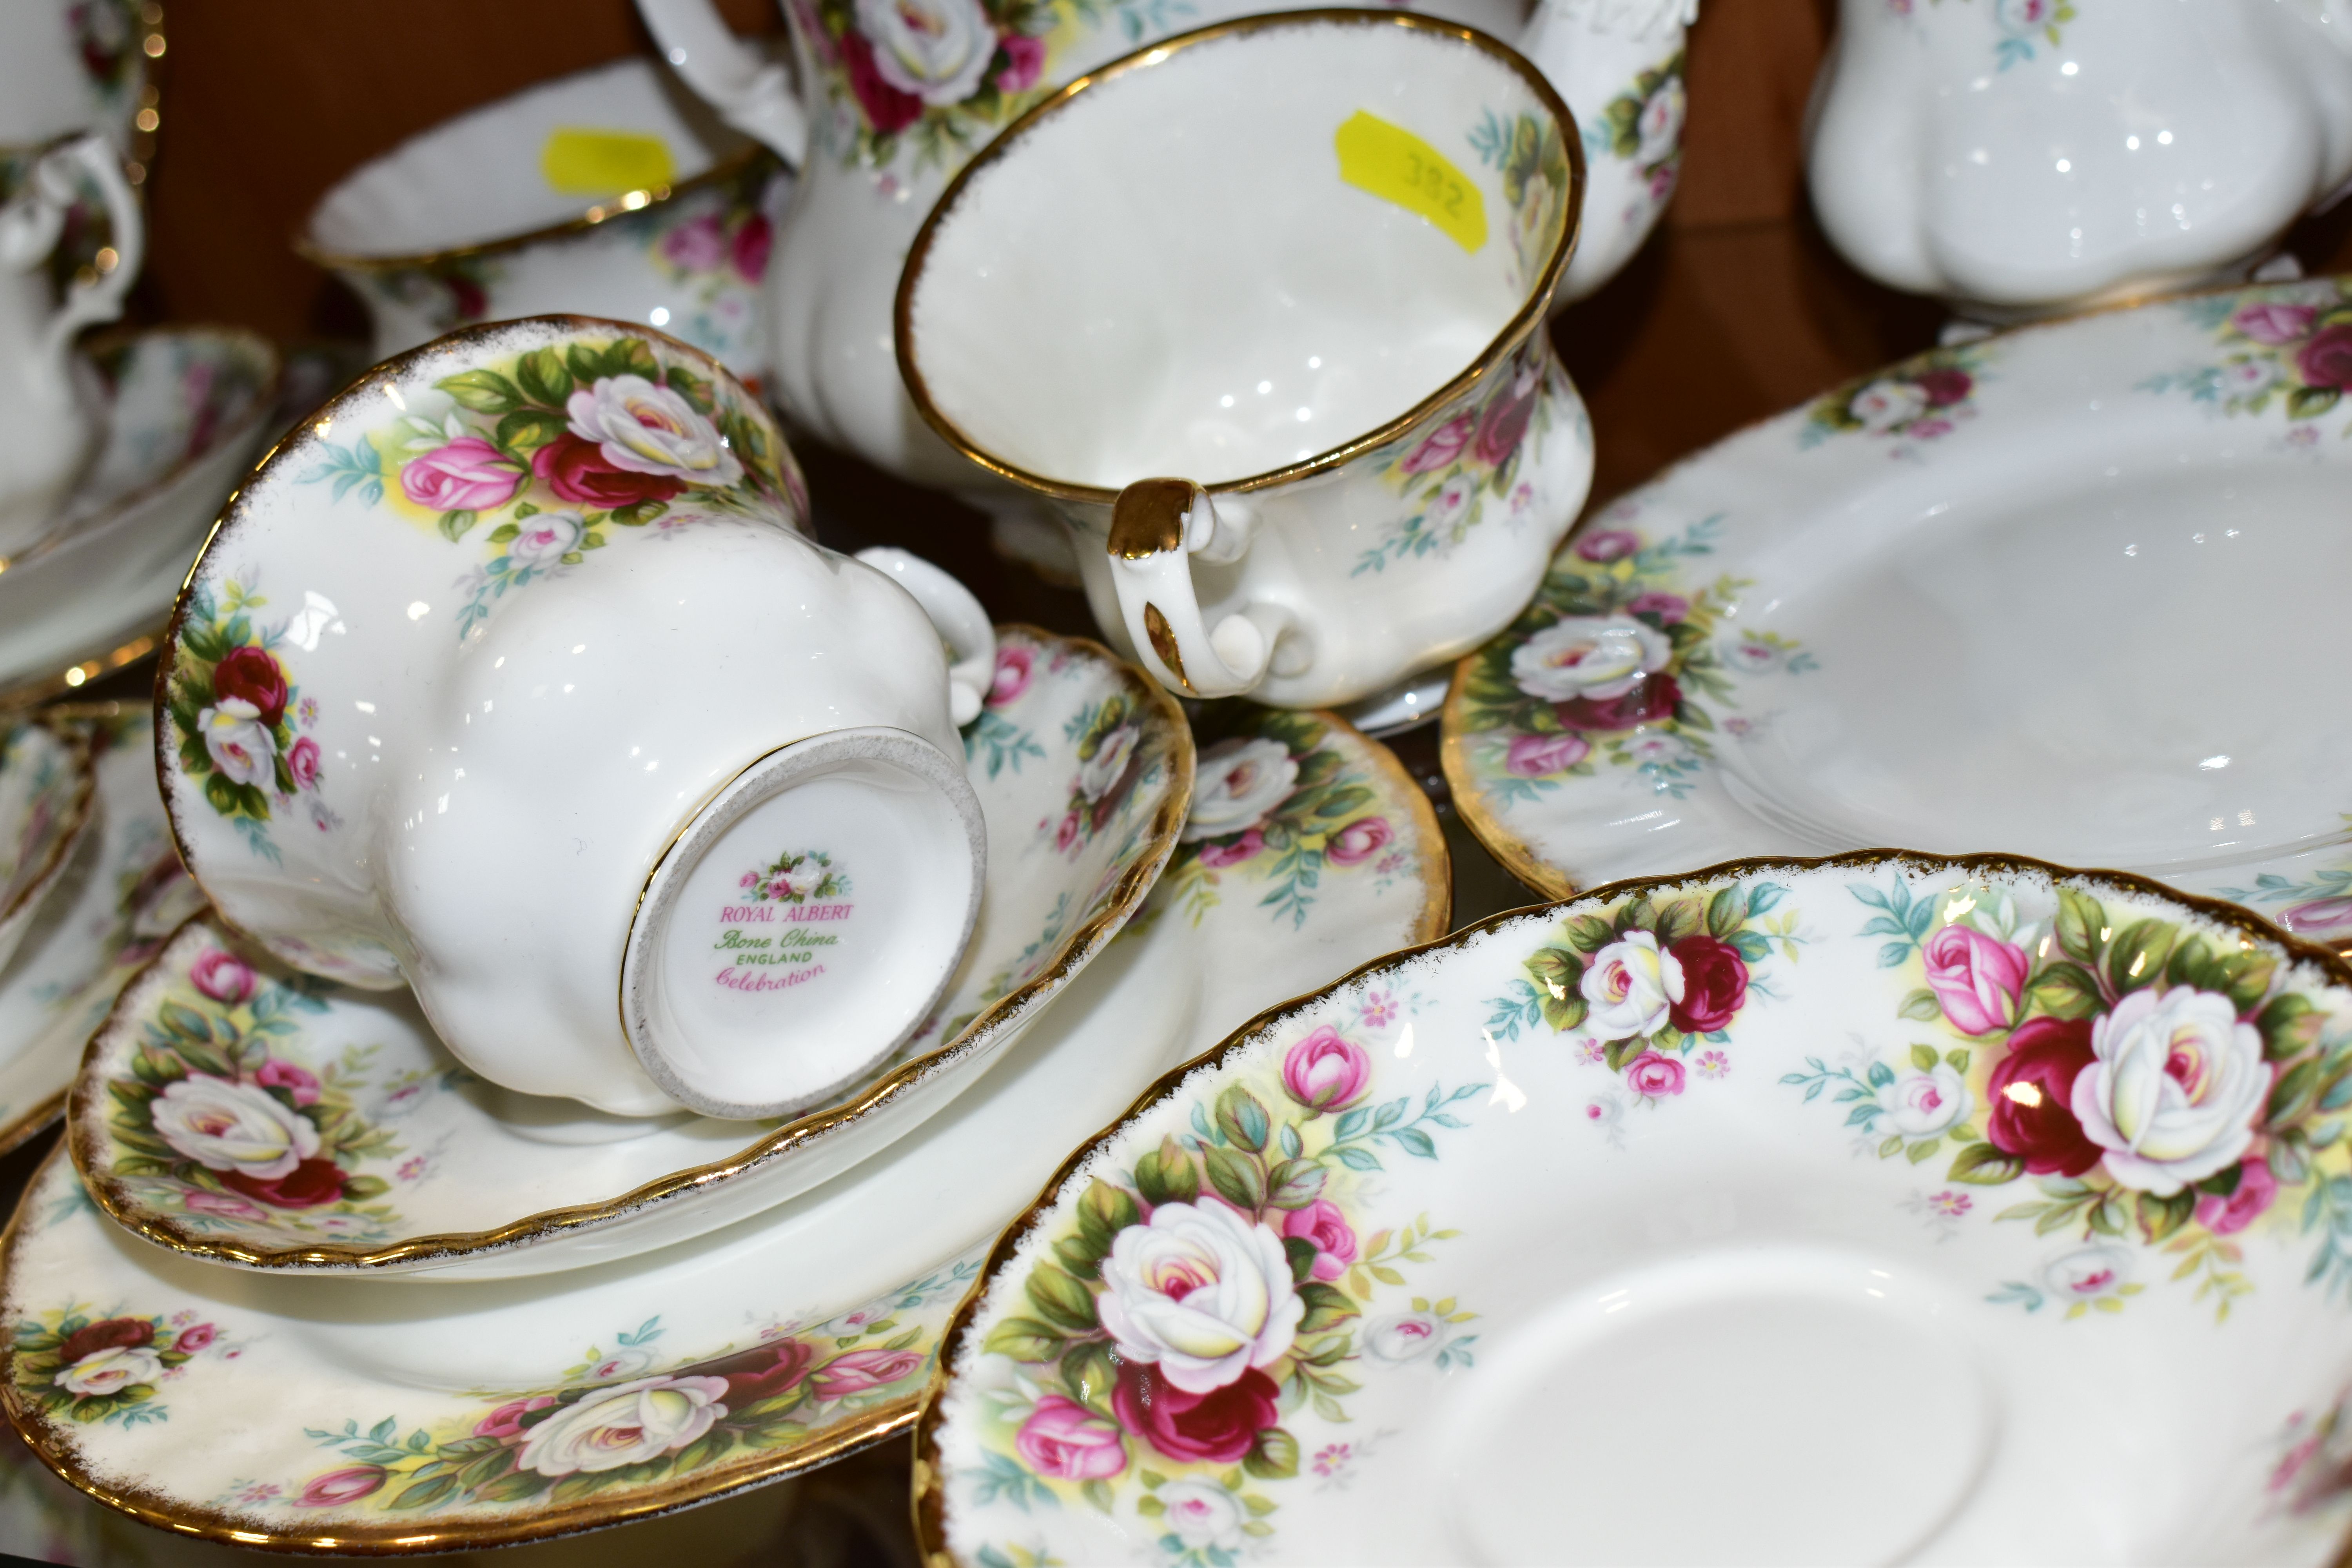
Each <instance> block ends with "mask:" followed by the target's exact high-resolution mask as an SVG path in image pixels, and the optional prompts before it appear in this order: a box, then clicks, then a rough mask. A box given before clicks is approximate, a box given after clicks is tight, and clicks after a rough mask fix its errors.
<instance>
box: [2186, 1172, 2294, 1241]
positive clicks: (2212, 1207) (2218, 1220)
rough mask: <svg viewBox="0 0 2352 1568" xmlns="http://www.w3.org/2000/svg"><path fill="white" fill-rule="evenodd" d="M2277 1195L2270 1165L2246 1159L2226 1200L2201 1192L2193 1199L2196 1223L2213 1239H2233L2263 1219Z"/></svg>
mask: <svg viewBox="0 0 2352 1568" xmlns="http://www.w3.org/2000/svg"><path fill="white" fill-rule="evenodd" d="M2277 1196H2278V1178H2277V1177H2276V1176H2273V1175H2272V1174H2271V1167H2270V1163H2269V1162H2268V1161H2265V1160H2248V1161H2247V1162H2246V1163H2243V1164H2242V1165H2240V1166H2239V1167H2238V1190H2237V1191H2235V1192H2233V1193H2231V1194H2230V1195H2229V1196H2228V1197H2226V1198H2225V1197H2219V1196H2216V1195H2215V1194H2211V1193H2204V1194H2200V1195H2199V1197H2198V1199H2197V1223H2198V1224H2199V1225H2201V1226H2204V1227H2205V1228H2206V1229H2207V1230H2210V1231H2211V1232H2212V1233H2213V1234H2214V1235H2215V1236H2233V1235H2235V1234H2236V1233H2238V1232H2239V1231H2242V1230H2243V1229H2245V1228H2246V1227H2247V1226H2250V1225H2252V1224H2253V1223H2254V1221H2256V1220H2258V1219H2260V1218H2261V1217H2262V1216H2263V1211H2264V1210H2265V1209H2267V1208H2269V1207H2270V1206H2271V1200H2272V1199H2273V1198H2275V1197H2277Z"/></svg>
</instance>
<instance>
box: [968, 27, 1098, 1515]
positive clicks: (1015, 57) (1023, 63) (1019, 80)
mask: <svg viewBox="0 0 2352 1568" xmlns="http://www.w3.org/2000/svg"><path fill="white" fill-rule="evenodd" d="M996 47H998V48H1000V49H1003V51H1004V59H1005V66H1004V68H1003V70H1001V71H998V72H997V73H996V90H997V91H999V92H1001V93H1003V94H1004V95H1005V96H1006V97H1008V98H1009V97H1011V96H1012V95H1013V94H1014V93H1016V92H1027V91H1028V90H1029V89H1031V88H1033V87H1035V86H1036V85H1037V79H1038V77H1040V76H1042V75H1043V74H1045V39H1043V38H1033V37H1029V35H1027V34H1026V33H1007V34H1005V35H1004V36H1003V37H1000V38H998V39H997V40H996ZM1117 1473H1118V1472H1117V1471H1113V1472H1112V1474H1114V1475H1116V1474H1117Z"/></svg>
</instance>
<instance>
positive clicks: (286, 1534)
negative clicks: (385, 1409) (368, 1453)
mask: <svg viewBox="0 0 2352 1568" xmlns="http://www.w3.org/2000/svg"><path fill="white" fill-rule="evenodd" d="M61 1153H62V1151H58V1150H52V1151H51V1152H49V1155H48V1157H47V1159H46V1160H44V1161H43V1162H42V1163H41V1168H40V1169H39V1170H38V1171H37V1172H36V1173H34V1176H33V1179H32V1181H31V1182H30V1183H28V1184H26V1189H25V1191H26V1199H27V1200H28V1199H29V1197H30V1195H31V1194H33V1193H34V1192H36V1191H37V1190H38V1189H39V1187H40V1184H41V1182H42V1181H43V1179H44V1178H46V1177H47V1174H48V1173H49V1168H50V1167H51V1166H52V1165H54V1164H55V1163H57V1161H58V1159H59V1158H60V1156H61ZM30 1206H31V1205H30V1204H29V1202H28V1201H26V1200H20V1201H19V1202H18V1203H17V1205H16V1212H15V1213H14V1214H13V1215H10V1216H9V1218H8V1225H7V1228H6V1230H5V1232H0V1302H5V1300H8V1299H9V1298H11V1297H12V1296H13V1295H14V1290H13V1289H12V1287H13V1285H14V1283H15V1281H16V1251H17V1247H18V1246H19V1244H20V1243H21V1242H22V1241H23V1239H24V1233H23V1226H24V1219H25V1215H26V1212H27V1210H28V1209H29V1207H30ZM0 1408H5V1411H6V1414H7V1416H8V1420H9V1423H10V1425H12V1426H15V1427H16V1432H17V1435H18V1436H21V1437H23V1438H24V1440H25V1446H26V1447H28V1448H30V1449H32V1451H33V1452H34V1453H35V1454H36V1455H37V1456H38V1457H39V1458H40V1461H41V1463H43V1464H44V1465H47V1467H48V1468H50V1469H51V1470H53V1471H54V1472H56V1474H57V1475H58V1478H59V1479H62V1480H64V1481H65V1482H66V1483H67V1484H68V1486H71V1487H72V1488H74V1489H76V1490H77V1491H79V1492H81V1493H82V1494H83V1495H85V1496H87V1497H89V1498H90V1499H92V1500H95V1501H98V1502H100V1503H103V1504H105V1505H106V1506H107V1507H109V1508H110V1509H113V1510H117V1511H118V1512H121V1513H126V1514H129V1515H130V1516H131V1518H133V1519H135V1520H137V1521H139V1522H140V1523H142V1524H147V1525H152V1526H154V1527H155V1528H156V1529H158V1530H163V1531H169V1532H170V1533H172V1534H173V1535H178V1536H184V1537H191V1538H194V1539H195V1540H199V1541H214V1542H220V1543H222V1544H224V1545H228V1546H244V1547H250V1548H253V1549H256V1550H258V1551H265V1552H331V1553H334V1554H335V1555H338V1556H346V1557H397V1556H404V1555H407V1554H409V1553H413V1552H457V1551H464V1550H467V1549H469V1548H473V1547H488V1546H509V1545H514V1544H516V1543H519V1542H525V1541H538V1540H543V1539H546V1538H548V1537H551V1536H559V1535H576V1534H579V1533H581V1532H583V1531H590V1530H601V1529H604V1528H607V1527H609V1526H612V1525H617V1524H629V1523H634V1522H635V1521H639V1520H645V1519H651V1518H653V1517H655V1516H656V1515H659V1514H665V1513H672V1512H676V1511H677V1510H679V1509H683V1508H689V1507H692V1506H694V1505H695V1504H698V1503H705V1502H713V1501H716V1500H719V1498H722V1497H726V1496H729V1495H730V1494H732V1493H735V1492H739V1491H742V1490H745V1489H748V1488H751V1487H755V1486H759V1485H761V1484H763V1483H765V1482H768V1481H773V1480H780V1479H782V1478H784V1477H786V1476H790V1475H794V1474H797V1473H798V1472H800V1471H803V1470H809V1469H814V1468H816V1467H818V1466H820V1465H826V1464H830V1463H832V1462H833V1461H834V1460H835V1459H838V1458H845V1457H846V1456H848V1455H850V1454H853V1453H856V1451H857V1450H859V1449H860V1448H866V1447H872V1446H873V1445H874V1444H876V1443H878V1442H880V1441H882V1440H883V1439H884V1438H886V1437H888V1436H891V1435H892V1434H893V1433H895V1432H898V1431H899V1430H900V1429H901V1428H903V1427H905V1426H908V1425H909V1424H910V1423H911V1422H912V1421H913V1420H914V1417H915V1409H914V1403H913V1401H911V1400H908V1401H906V1402H904V1403H903V1404H901V1405H890V1406H886V1407H884V1408H882V1409H879V1410H876V1411H871V1412H868V1413H866V1415H863V1416H861V1417H859V1418H858V1419H857V1420H856V1421H851V1422H846V1423H845V1424H844V1425H842V1426H838V1427H836V1428H835V1429H833V1430H831V1431H829V1432H826V1433H824V1434H822V1435H821V1436H820V1437H819V1438H818V1439H816V1440H814V1441H812V1442H809V1443H807V1444H804V1445H803V1446H801V1447H795V1448H786V1449H777V1450H772V1451H770V1452H767V1453H763V1454H760V1455H756V1456H752V1457H750V1458H746V1459H745V1460H743V1461H742V1462H741V1463H740V1464H734V1465H720V1466H717V1467H715V1468H713V1469H712V1470H710V1471H709V1472H703V1473H699V1474H698V1475H696V1476H694V1477H692V1478H687V1479H678V1480H675V1481H670V1482H667V1483H665V1484H663V1485H661V1486H656V1487H648V1488H646V1489H643V1490H640V1491H635V1492H630V1493H627V1494H625V1496H623V1497H619V1498H615V1497H612V1496H609V1495H608V1496H605V1497H603V1498H597V1497H589V1498H583V1499H582V1500H579V1501H577V1502H573V1503H568V1504H565V1505H562V1506H561V1507H557V1508H550V1509H542V1510H534V1511H532V1512H530V1514H528V1515H527V1516H525V1517H521V1518H517V1519H513V1520H502V1521H497V1522H494V1523H479V1524H459V1525H455V1526H452V1527H449V1528H446V1529H439V1530H436V1529H431V1528H418V1527H417V1526H415V1525H405V1526H404V1525H402V1524H399V1523H389V1524H377V1523H371V1524H353V1525H348V1526H344V1527H341V1528H337V1529H334V1530H332V1531H317V1532H293V1531H271V1530H257V1529H255V1528H254V1527H253V1525H252V1523H251V1522H249V1521H239V1519H238V1518H237V1516H236V1515H235V1514H231V1513H226V1512H224V1511H222V1510H219V1509H216V1508H213V1507H210V1506H208V1505H205V1504H194V1505H191V1504H186V1503H183V1502H180V1501H178V1500H175V1499H173V1498H171V1497H169V1496H168V1495H166V1494H165V1493H163V1492H162V1491H160V1490H158V1489H155V1488H153V1487H148V1486H130V1487H124V1486H110V1485H109V1484H107V1483H106V1482H103V1481H100V1480H99V1479H97V1478H96V1477H95V1476H93V1475H91V1474H90V1473H89V1470H88V1469H87V1468H85V1467H84V1466H83V1465H82V1463H81V1460H80V1445H79V1443H78V1442H76V1441H75V1440H74V1437H73V1435H72V1433H71V1431H70V1430H69V1428H68V1426H65V1425H62V1424H59V1423H58V1422H56V1421H53V1420H50V1419H47V1418H46V1417H44V1416H43V1415H41V1414H40V1413H39V1412H37V1411H35V1410H29V1409H27V1408H26V1406H25V1405H24V1404H23V1402H22V1401H21V1400H20V1399H19V1397H18V1395H17V1393H16V1346H15V1343H14V1339H13V1336H11V1337H9V1338H7V1339H5V1340H0Z"/></svg>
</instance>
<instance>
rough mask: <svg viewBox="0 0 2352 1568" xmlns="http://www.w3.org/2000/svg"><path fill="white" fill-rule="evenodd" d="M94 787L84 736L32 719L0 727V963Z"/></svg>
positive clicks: (36, 906)
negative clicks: (3, 727)
mask: <svg viewBox="0 0 2352 1568" xmlns="http://www.w3.org/2000/svg"><path fill="white" fill-rule="evenodd" d="M94 791H95V785H94V784H92V782H91V778H90V766H89V739H88V738H87V737H86V736H83V735H80V734H77V733H75V732H74V731H72V730H71V729H69V728H68V727H67V726H64V725H59V724H52V723H49V722H47V721H43V720H39V719H20V720H18V721H16V723H14V724H13V725H10V726H8V727H6V728H5V729H0V965H5V964H6V963H9V962H10V961H12V960H13V959H14V958H15V957H16V949H17V948H18V947H19V946H21V945H22V944H23V943H24V941H25V939H26V937H27V936H28V935H30V934H31V932H32V930H33V926H34V923H35V921H36V918H37V916H38V914H39V913H40V908H41V901H42V900H43V899H45V898H47V895H48V892H49V889H52V888H54V887H56V886H57V884H58V880H59V879H61V878H63V877H64V875H65V873H66V867H67V864H68V862H69V861H70V860H71V859H72V858H73V850H74V846H75V845H76V844H77V843H79V841H80V839H81V836H82V832H83V830H84V829H85V828H87V827H88V826H89V815H90V805H91V800H92V796H93V794H94Z"/></svg>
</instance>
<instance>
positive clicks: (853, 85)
mask: <svg viewBox="0 0 2352 1568" xmlns="http://www.w3.org/2000/svg"><path fill="white" fill-rule="evenodd" d="M841 63H842V64H843V66H845V68H847V69H848V72H849V90H850V92H851V93H852V94H853V95H854V96H855V97H856V100H857V107H858V108H860V109H862V110H865V111H866V123H867V124H868V125H871V126H873V127H874V133H875V134H876V135H877V136H887V135H889V134H890V133H891V132H895V131H904V130H905V129H906V128H907V127H908V126H909V125H912V124H913V123H914V122H915V121H918V120H920V119H921V118H922V117H923V100H921V99H919V98H917V97H916V96H915V95H914V94H913V93H911V92H901V91H899V90H898V89H897V88H895V87H892V86H891V85H890V84H889V83H888V82H887V81H884V80H883V79H882V73H881V72H880V71H879V70H877V69H876V68H875V66H874V46H873V45H872V44H871V43H870V42H868V41H867V40H866V35H865V34H863V33H861V32H859V31H858V30H857V29H856V28H855V27H852V28H851V29H850V30H849V31H848V32H847V33H845V34H844V35H842V39H841Z"/></svg>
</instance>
